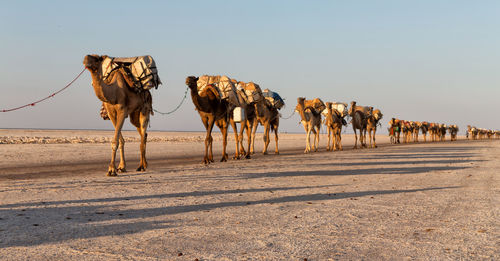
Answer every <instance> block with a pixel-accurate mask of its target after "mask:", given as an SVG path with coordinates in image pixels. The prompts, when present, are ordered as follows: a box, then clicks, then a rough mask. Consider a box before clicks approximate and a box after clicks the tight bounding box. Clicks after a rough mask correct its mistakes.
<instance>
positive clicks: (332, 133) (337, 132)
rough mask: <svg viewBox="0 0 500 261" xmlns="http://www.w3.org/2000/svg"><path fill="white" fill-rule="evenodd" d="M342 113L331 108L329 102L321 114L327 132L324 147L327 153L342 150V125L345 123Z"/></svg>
mask: <svg viewBox="0 0 500 261" xmlns="http://www.w3.org/2000/svg"><path fill="white" fill-rule="evenodd" d="M342 113H343V112H339V111H337V110H336V109H334V108H332V103H331V102H327V103H326V109H325V110H324V111H323V114H324V115H325V125H326V128H327V130H328V144H327V146H326V150H328V151H332V150H342V125H343V123H344V122H345V120H344V119H343V117H342ZM330 144H331V145H330Z"/></svg>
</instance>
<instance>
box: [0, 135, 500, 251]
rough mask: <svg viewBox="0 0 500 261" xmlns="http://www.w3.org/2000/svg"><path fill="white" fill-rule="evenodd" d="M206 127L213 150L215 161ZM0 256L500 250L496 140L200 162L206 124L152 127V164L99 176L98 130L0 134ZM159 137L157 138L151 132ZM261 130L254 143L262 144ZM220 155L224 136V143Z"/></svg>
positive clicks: (499, 147) (347, 140)
mask: <svg viewBox="0 0 500 261" xmlns="http://www.w3.org/2000/svg"><path fill="white" fill-rule="evenodd" d="M219 135H220V134H215V135H214V136H215V137H216V142H215V145H216V147H215V151H214V158H215V159H218V158H220V154H219V153H220V138H218V136H219ZM8 136H10V137H11V139H15V138H16V137H49V138H47V140H50V137H52V138H56V139H57V138H60V139H63V138H66V139H67V140H80V141H81V142H75V143H72V142H64V143H57V142H56V143H39V142H35V143H31V144H0V155H2V157H0V256H1V257H2V259H6V260H19V259H35V260H44V259H65V260H66V259H70V258H71V259H76V260H82V259H85V260H102V259H109V260H122V259H132V260H195V259H198V260H247V259H248V260H255V259H264V260H304V258H307V260H328V259H332V260H337V259H341V260H344V259H350V260H352V259H370V260H373V259H398V260H400V259H439V260H443V259H451V260H457V259H487V260H498V259H499V258H500V251H499V249H500V240H499V238H500V224H499V223H500V222H499V220H500V186H499V184H500V182H499V181H500V179H499V177H498V169H499V167H500V166H499V164H500V163H499V161H498V158H499V156H500V142H499V141H498V140H486V141H467V140H459V141H457V142H449V141H447V142H439V143H419V144H409V145H390V144H388V142H387V137H385V135H379V136H378V140H379V141H380V145H381V146H380V147H379V148H377V149H362V150H352V149H351V147H352V143H353V139H352V136H351V135H345V137H344V146H345V148H346V150H345V151H341V152H327V151H325V146H326V141H325V140H326V139H325V136H324V135H323V136H322V137H321V139H322V140H321V147H320V152H317V153H311V154H303V153H302V151H303V148H304V136H305V135H304V134H282V135H281V136H280V137H281V138H280V145H281V146H280V148H281V154H280V155H274V154H273V153H272V152H274V139H272V141H271V144H270V155H265V156H264V155H261V154H260V153H257V154H255V155H253V158H252V159H249V160H229V161H228V162H225V163H219V162H215V163H214V164H211V165H209V166H205V165H203V164H201V160H202V151H203V137H204V134H203V133H166V132H151V133H150V136H149V137H150V138H151V139H152V140H153V141H152V142H150V143H149V144H148V149H147V156H148V161H149V169H148V170H147V171H146V172H135V171H132V170H133V169H135V166H136V164H137V163H138V157H139V153H138V147H139V145H138V143H137V142H136V141H134V140H133V137H137V134H136V133H134V132H126V133H125V136H126V137H130V138H131V140H130V141H131V142H128V143H127V144H126V157H127V160H128V162H127V163H128V169H129V172H127V173H124V174H119V176H118V177H116V178H110V177H106V176H105V174H106V170H107V164H108V163H109V157H110V150H111V149H110V145H109V144H108V143H105V142H106V141H102V142H101V141H98V142H96V143H91V142H90V140H92V139H101V137H110V136H112V133H111V132H109V131H36V130H1V131H0V137H8ZM155 138H156V140H155ZM261 144H262V142H261V134H259V137H258V138H257V142H256V145H257V146H256V149H257V151H260V150H261ZM228 147H229V153H230V155H231V153H234V143H233V142H232V141H230V142H229V146H228Z"/></svg>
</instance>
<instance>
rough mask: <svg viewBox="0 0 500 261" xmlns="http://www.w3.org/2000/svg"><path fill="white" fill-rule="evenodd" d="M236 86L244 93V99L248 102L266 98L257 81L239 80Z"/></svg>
mask: <svg viewBox="0 0 500 261" xmlns="http://www.w3.org/2000/svg"><path fill="white" fill-rule="evenodd" d="M236 88H237V89H238V91H239V92H240V93H241V94H242V97H243V99H244V100H245V102H246V103H247V104H251V103H256V102H259V101H261V100H262V99H264V96H263V95H262V90H261V89H260V86H259V85H258V84H256V83H253V82H249V83H244V82H238V83H237V84H236Z"/></svg>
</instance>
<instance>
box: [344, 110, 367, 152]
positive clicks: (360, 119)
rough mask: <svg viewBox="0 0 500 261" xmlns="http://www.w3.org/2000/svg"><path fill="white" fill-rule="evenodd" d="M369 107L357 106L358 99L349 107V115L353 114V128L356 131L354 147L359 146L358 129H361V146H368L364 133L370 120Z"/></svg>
mask: <svg viewBox="0 0 500 261" xmlns="http://www.w3.org/2000/svg"><path fill="white" fill-rule="evenodd" d="M368 113H369V109H368V108H367V107H362V106H357V105H356V101H352V102H351V107H350V108H349V115H350V116H351V124H352V129H353V131H354V138H355V140H354V149H357V148H358V134H357V132H356V130H359V141H360V146H361V147H366V141H365V139H364V135H363V133H364V132H365V130H366V124H367V122H368V116H369V115H368Z"/></svg>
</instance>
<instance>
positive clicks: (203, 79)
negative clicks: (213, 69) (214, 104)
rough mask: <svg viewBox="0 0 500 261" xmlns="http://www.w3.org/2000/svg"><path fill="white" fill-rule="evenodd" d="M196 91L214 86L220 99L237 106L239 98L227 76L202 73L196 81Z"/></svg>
mask: <svg viewBox="0 0 500 261" xmlns="http://www.w3.org/2000/svg"><path fill="white" fill-rule="evenodd" d="M196 85H197V87H198V93H199V94H201V93H202V92H203V91H205V89H206V88H214V89H215V90H216V91H217V94H218V97H217V98H219V99H221V100H227V101H228V102H229V103H230V104H232V105H234V106H236V107H239V106H240V100H239V99H238V93H237V90H236V86H235V85H234V83H233V81H232V80H231V79H230V78H229V77H227V76H225V75H224V76H219V75H218V76H209V75H203V76H200V77H199V78H198V81H197V82H196Z"/></svg>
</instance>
